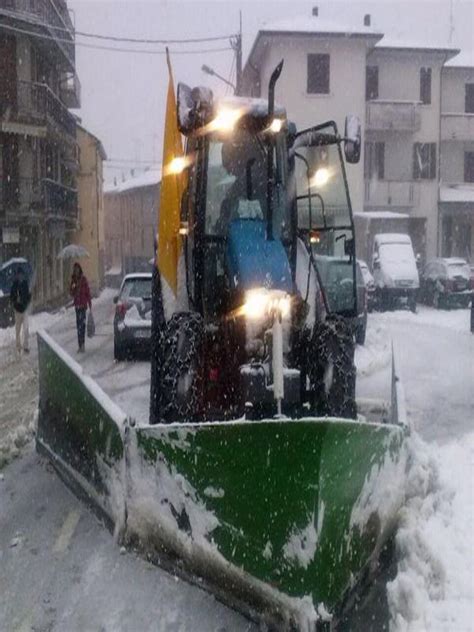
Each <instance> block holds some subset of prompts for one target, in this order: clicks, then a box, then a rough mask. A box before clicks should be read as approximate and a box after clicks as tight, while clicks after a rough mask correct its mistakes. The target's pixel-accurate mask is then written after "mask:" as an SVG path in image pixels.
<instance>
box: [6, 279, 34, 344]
mask: <svg viewBox="0 0 474 632" xmlns="http://www.w3.org/2000/svg"><path fill="white" fill-rule="evenodd" d="M10 301H11V303H12V305H13V310H14V312H15V338H16V349H17V351H18V353H21V350H22V348H23V351H24V352H25V353H29V352H30V348H29V330H28V307H29V305H30V301H31V293H30V288H29V286H28V281H27V280H26V278H25V273H24V271H23V269H22V268H17V270H16V273H15V279H14V281H13V283H12V287H11V290H10ZM22 334H23V344H22Z"/></svg>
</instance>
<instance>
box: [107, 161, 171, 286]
mask: <svg viewBox="0 0 474 632" xmlns="http://www.w3.org/2000/svg"><path fill="white" fill-rule="evenodd" d="M160 182H161V170H160V169H156V170H152V169H150V170H149V171H145V172H144V173H141V174H139V175H135V176H132V177H130V178H128V179H125V180H123V181H122V182H119V183H114V184H112V185H109V186H107V187H106V189H105V195H104V210H105V261H106V267H107V269H108V270H109V275H110V276H117V275H121V274H124V273H127V272H133V271H135V270H140V269H143V267H148V262H149V260H150V259H152V258H153V256H154V243H155V236H156V230H157V225H158V207H159V199H160Z"/></svg>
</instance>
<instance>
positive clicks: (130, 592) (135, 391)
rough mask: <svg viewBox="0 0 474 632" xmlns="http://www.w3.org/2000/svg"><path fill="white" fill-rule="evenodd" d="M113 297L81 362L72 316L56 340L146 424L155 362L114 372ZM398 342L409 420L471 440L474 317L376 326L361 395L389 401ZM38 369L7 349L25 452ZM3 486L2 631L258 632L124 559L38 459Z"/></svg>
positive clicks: (403, 316)
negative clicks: (473, 330)
mask: <svg viewBox="0 0 474 632" xmlns="http://www.w3.org/2000/svg"><path fill="white" fill-rule="evenodd" d="M112 297H113V292H111V291H106V292H105V293H104V294H103V295H102V297H101V299H100V300H99V301H97V302H96V303H95V306H94V313H95V319H96V327H97V335H96V336H95V337H94V338H93V339H92V340H86V353H85V354H83V355H82V354H77V353H76V350H77V341H76V334H75V329H74V313H73V311H72V310H66V311H63V312H62V313H61V314H59V315H57V316H56V317H54V318H53V319H52V323H53V324H52V327H51V329H50V333H51V334H52V335H53V337H54V338H55V339H56V340H57V341H58V342H59V343H60V344H61V345H62V346H63V347H64V348H65V349H66V350H67V351H68V352H69V353H71V355H72V356H73V357H74V358H75V359H76V360H78V361H79V362H80V363H81V364H82V366H83V368H84V370H85V371H86V372H87V373H89V374H90V375H91V376H92V377H94V378H95V379H96V380H97V381H98V383H99V384H100V385H101V387H102V388H103V389H104V390H105V391H106V392H107V393H108V394H109V395H110V396H111V397H112V398H113V399H114V400H115V401H116V402H117V403H118V404H119V405H120V406H121V407H122V408H123V409H124V410H125V411H126V412H127V413H128V414H129V415H131V416H133V417H135V418H136V419H138V420H139V421H146V420H147V415H148V388H149V363H148V362H146V361H138V362H131V363H128V362H125V363H116V362H114V360H113V344H112V343H113V339H112V318H113V310H114V306H113V303H112ZM464 321H465V323H466V327H465V328H464ZM391 338H393V339H394V342H395V345H396V347H397V349H398V353H399V357H400V364H401V369H402V375H403V378H404V382H405V391H406V396H407V403H408V406H407V408H408V412H409V417H410V421H411V423H412V424H413V425H414V427H415V428H416V429H417V430H418V431H419V432H420V433H421V435H422V436H423V437H424V439H425V440H427V441H430V442H436V443H439V444H442V443H444V442H447V441H448V440H449V439H451V438H452V437H462V436H463V435H464V434H466V433H469V432H472V430H473V415H472V411H473V410H474V389H473V388H472V385H473V384H474V363H473V358H474V336H471V334H470V333H469V332H468V312H467V310H463V311H462V312H458V313H456V314H454V313H445V312H439V313H435V312H434V311H433V310H429V309H427V308H420V311H419V314H417V315H412V314H410V313H408V312H406V313H402V312H395V313H392V314H373V315H371V316H370V317H369V325H368V335H367V343H366V347H365V348H364V349H358V351H357V361H358V367H359V374H360V375H359V381H358V391H359V395H361V396H364V397H380V396H383V397H386V398H388V397H389V394H390V387H389V385H390V370H389V365H390V339H391ZM0 342H1V341H0ZM10 347H11V345H10ZM36 360H37V354H36V351H35V350H33V351H32V353H31V355H30V356H29V357H28V358H22V359H21V360H17V359H16V358H15V356H14V353H13V352H12V351H11V348H6V347H5V346H3V347H2V346H1V344H0V367H1V381H0V397H1V398H2V402H4V401H6V402H7V406H3V407H2V408H0V424H2V423H3V424H4V427H7V426H12V425H13V426H14V424H15V423H17V422H18V425H19V428H20V429H21V428H23V430H22V431H21V432H20V435H21V436H23V442H24V441H26V438H27V436H28V432H29V430H28V429H29V428H30V426H31V416H32V412H33V410H34V408H35V406H36V395H35V387H36V378H37V370H36ZM8 411H9V412H8ZM19 420H20V421H19ZM22 424H23V426H22ZM0 429H1V427H0ZM22 433H23V434H22ZM20 444H21V441H20ZM0 467H1V463H0ZM1 475H2V476H1V480H0V630H2V631H3V630H8V631H10V630H12V631H22V632H26V631H34V632H40V631H41V632H47V631H48V632H56V631H57V632H59V631H60V630H61V631H62V630H65V629H67V630H68V632H73V631H75V630H78V631H79V630H81V631H82V630H85V631H89V630H91V631H92V630H93V631H98V632H99V631H100V632H109V631H112V630H113V631H114V632H115V631H118V632H122V631H123V632H135V631H138V630H140V631H142V630H143V631H147V630H150V631H152V630H153V631H155V630H171V631H173V630H176V631H180V632H185V631H187V630H193V631H196V632H199V631H200V630H203V631H204V630H205V631H206V632H208V631H209V632H211V631H213V630H215V631H221V632H224V631H225V630H229V631H231V630H232V631H235V632H238V631H240V630H242V631H243V630H256V629H257V628H256V627H255V626H254V625H253V624H252V623H250V622H248V621H247V620H245V619H244V618H243V617H241V616H240V615H238V614H237V613H235V612H233V611H231V610H229V609H227V608H225V607H224V606H223V605H221V604H219V603H218V602H216V601H215V600H214V599H213V597H212V596H210V595H209V594H207V593H206V592H204V591H202V590H200V589H199V588H197V587H195V586H190V585H189V584H187V583H185V582H183V581H181V580H177V579H176V578H174V577H172V576H171V575H169V574H168V573H166V572H164V571H162V570H161V569H158V568H156V567H154V566H151V565H150V564H148V563H147V562H145V561H144V560H142V559H140V558H138V557H136V556H135V555H134V554H133V553H130V552H126V553H121V552H120V549H119V547H118V546H117V545H116V543H115V542H114V541H113V538H112V536H111V535H110V534H109V532H108V531H107V530H105V529H104V527H103V526H102V525H101V524H100V523H99V522H98V521H97V520H96V519H95V518H94V516H93V515H91V514H90V513H89V512H88V510H87V509H86V508H85V507H84V506H83V505H82V504H81V503H80V502H79V501H78V500H76V498H75V497H74V496H73V495H72V494H71V493H70V492H69V491H68V490H67V489H66V488H65V487H64V485H63V484H62V483H61V481H60V480H59V479H58V478H57V476H56V475H55V474H54V473H52V472H51V470H50V468H49V466H47V465H46V464H45V462H44V461H43V460H41V459H40V458H39V457H38V456H37V455H36V454H35V453H34V452H33V451H32V449H31V448H30V449H29V450H27V453H26V454H24V455H23V456H22V457H21V458H19V459H17V460H15V461H14V462H13V463H11V464H10V465H9V466H8V467H6V468H4V469H3V470H2V472H1ZM466 484H468V482H467V483H466ZM377 600H380V602H383V601H384V600H385V591H384V587H383V586H379V587H378V589H377V590H376V591H375V592H374V594H373V595H372V597H371V598H369V602H370V601H372V605H370V603H369V606H368V608H369V611H370V610H371V608H372V609H373V602H374V601H377ZM375 611H377V608H375ZM378 614H380V608H379V609H378ZM347 629H348V630H349V629H350V630H352V632H354V631H355V630H361V631H362V630H365V631H367V632H370V631H373V632H379V631H380V630H382V629H384V623H383V622H382V621H381V620H380V619H375V620H374V621H372V622H370V621H369V620H368V617H367V616H365V615H364V614H362V615H360V616H359V622H358V623H356V622H355V621H354V623H353V624H349V626H348V628H347Z"/></svg>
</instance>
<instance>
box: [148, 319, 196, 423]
mask: <svg viewBox="0 0 474 632" xmlns="http://www.w3.org/2000/svg"><path fill="white" fill-rule="evenodd" d="M203 343H204V325H203V321H202V318H201V316H200V315H199V314H197V313H195V312H178V313H176V314H173V316H172V317H171V319H170V321H169V323H168V325H167V327H166V330H165V332H164V336H163V339H162V349H161V357H162V366H161V382H160V391H159V397H160V416H161V418H162V420H163V421H164V422H166V423H173V422H175V421H181V422H182V421H196V420H197V419H198V418H199V415H200V413H201V412H202V408H203V360H204V358H203Z"/></svg>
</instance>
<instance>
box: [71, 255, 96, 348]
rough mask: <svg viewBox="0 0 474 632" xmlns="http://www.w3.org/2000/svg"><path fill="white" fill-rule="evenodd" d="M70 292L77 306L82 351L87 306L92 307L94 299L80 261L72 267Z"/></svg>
mask: <svg viewBox="0 0 474 632" xmlns="http://www.w3.org/2000/svg"><path fill="white" fill-rule="evenodd" d="M70 293H71V296H72V297H73V299H74V307H75V308H76V328H77V342H78V349H77V352H78V353H82V352H84V349H85V340H86V312H87V308H89V309H92V300H91V292H90V289H89V283H88V282H87V279H86V277H85V275H84V273H83V271H82V268H81V266H80V265H79V264H78V263H75V264H74V267H73V269H72V278H71V287H70Z"/></svg>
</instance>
